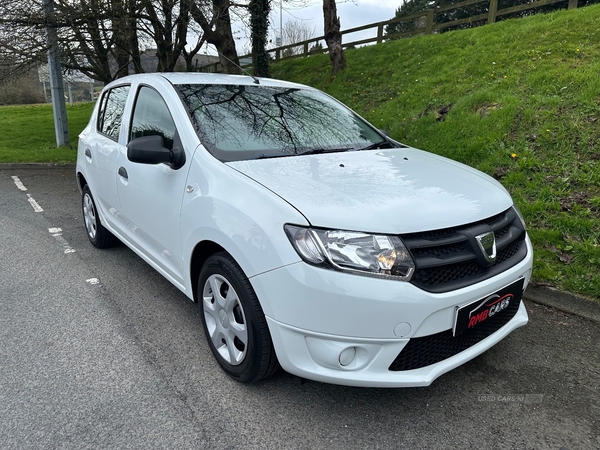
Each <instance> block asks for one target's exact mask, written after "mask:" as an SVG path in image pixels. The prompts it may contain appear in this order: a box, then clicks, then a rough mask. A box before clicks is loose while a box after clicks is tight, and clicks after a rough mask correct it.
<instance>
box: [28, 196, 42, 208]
mask: <svg viewBox="0 0 600 450" xmlns="http://www.w3.org/2000/svg"><path fill="white" fill-rule="evenodd" d="M27 197H28V198H27V201H28V202H29V203H30V204H31V207H32V208H33V210H34V211H35V212H43V211H44V210H43V209H42V207H41V206H40V205H39V204H38V202H36V201H35V200H34V199H33V197H32V196H31V194H27Z"/></svg>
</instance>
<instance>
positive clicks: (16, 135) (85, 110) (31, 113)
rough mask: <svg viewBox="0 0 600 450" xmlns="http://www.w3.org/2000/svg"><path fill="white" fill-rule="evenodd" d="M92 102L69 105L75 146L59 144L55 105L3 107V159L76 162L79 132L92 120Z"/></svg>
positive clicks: (0, 112)
mask: <svg viewBox="0 0 600 450" xmlns="http://www.w3.org/2000/svg"><path fill="white" fill-rule="evenodd" d="M93 108H94V104H93V103H76V104H74V105H73V106H67V120H68V122H69V135H70V138H71V146H72V147H73V148H72V149H68V148H58V149H57V148H56V138H55V134H54V119H53V116H52V105H50V104H44V105H26V106H2V107H0V136H2V139H1V140H0V163H8V162H12V163H14V162H23V163H38V162H51V163H69V162H75V159H76V148H77V135H78V134H79V133H80V132H81V130H83V128H84V127H85V126H86V125H87V123H88V121H89V120H90V115H91V113H92V109H93Z"/></svg>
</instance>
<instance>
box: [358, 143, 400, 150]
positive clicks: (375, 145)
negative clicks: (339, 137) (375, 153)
mask: <svg viewBox="0 0 600 450" xmlns="http://www.w3.org/2000/svg"><path fill="white" fill-rule="evenodd" d="M378 148H394V146H393V145H392V143H391V142H388V141H382V142H375V143H373V144H369V145H367V146H366V147H362V148H357V149H355V151H357V152H362V151H363V150H375V149H378Z"/></svg>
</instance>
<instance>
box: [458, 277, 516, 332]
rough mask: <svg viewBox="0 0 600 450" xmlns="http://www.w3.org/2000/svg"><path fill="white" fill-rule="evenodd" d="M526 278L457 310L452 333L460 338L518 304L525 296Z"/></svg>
mask: <svg viewBox="0 0 600 450" xmlns="http://www.w3.org/2000/svg"><path fill="white" fill-rule="evenodd" d="M524 283H525V279H524V278H519V279H518V280H517V281H515V282H514V283H512V284H509V285H508V286H506V287H504V288H502V289H500V290H499V291H496V292H494V293H493V294H491V295H488V296H487V297H485V298H483V299H481V300H477V301H476V302H473V303H471V304H469V305H466V306H463V307H461V308H458V307H457V308H456V314H455V318H454V327H453V328H452V333H453V334H454V336H458V335H459V334H461V333H464V332H465V331H467V330H470V329H472V328H473V327H476V326H477V325H479V324H481V323H484V322H486V321H487V320H489V319H490V318H491V317H494V316H495V315H496V314H502V312H503V311H504V310H506V309H507V308H508V307H509V306H511V305H514V304H515V303H516V304H518V303H519V302H520V301H521V297H522V296H523V284H524Z"/></svg>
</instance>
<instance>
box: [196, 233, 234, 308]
mask: <svg viewBox="0 0 600 450" xmlns="http://www.w3.org/2000/svg"><path fill="white" fill-rule="evenodd" d="M219 252H226V253H227V254H229V255H230V256H231V257H232V258H233V256H232V255H231V254H230V253H229V252H228V251H227V250H226V249H224V248H223V247H221V246H220V245H219V244H217V243H216V242H213V241H209V240H206V241H202V242H199V243H198V244H196V246H195V247H194V250H193V252H192V257H191V259H190V281H191V285H192V300H193V301H194V302H196V303H198V285H197V282H196V280H198V277H199V276H200V271H201V270H202V266H203V265H204V263H205V262H206V260H207V259H208V258H210V257H211V256H212V255H214V254H215V253H219Z"/></svg>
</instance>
